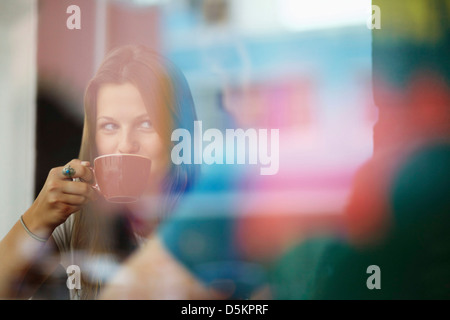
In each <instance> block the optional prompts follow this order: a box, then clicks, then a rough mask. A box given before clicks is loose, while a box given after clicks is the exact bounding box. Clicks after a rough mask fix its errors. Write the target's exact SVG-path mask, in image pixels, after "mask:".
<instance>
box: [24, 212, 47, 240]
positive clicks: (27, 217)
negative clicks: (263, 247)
mask: <svg viewBox="0 0 450 320" xmlns="http://www.w3.org/2000/svg"><path fill="white" fill-rule="evenodd" d="M21 218H22V222H23V224H24V225H25V226H24V228H25V229H28V231H29V232H31V233H32V234H34V235H35V236H37V237H38V238H41V239H48V238H49V237H50V235H51V234H52V232H53V229H54V228H53V227H51V226H49V225H47V224H46V223H44V222H43V221H42V220H41V219H39V217H38V215H37V214H35V212H33V210H32V208H30V209H29V210H27V211H26V212H25V213H24V214H23V215H22V217H21Z"/></svg>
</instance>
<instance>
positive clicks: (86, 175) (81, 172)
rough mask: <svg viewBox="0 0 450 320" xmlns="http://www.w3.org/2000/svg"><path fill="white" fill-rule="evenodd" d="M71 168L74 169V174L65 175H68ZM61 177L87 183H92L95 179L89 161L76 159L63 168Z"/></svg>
mask: <svg viewBox="0 0 450 320" xmlns="http://www.w3.org/2000/svg"><path fill="white" fill-rule="evenodd" d="M69 166H70V167H69ZM69 168H72V169H73V171H72V174H71V175H69V174H64V171H66V173H68V172H67V170H68V169H69ZM61 177H62V178H63V179H65V180H73V179H76V178H79V179H80V180H83V181H87V182H92V181H93V179H94V175H93V173H92V170H91V168H90V163H89V161H81V160H79V159H74V160H72V161H70V162H69V163H68V164H67V165H66V166H64V167H61Z"/></svg>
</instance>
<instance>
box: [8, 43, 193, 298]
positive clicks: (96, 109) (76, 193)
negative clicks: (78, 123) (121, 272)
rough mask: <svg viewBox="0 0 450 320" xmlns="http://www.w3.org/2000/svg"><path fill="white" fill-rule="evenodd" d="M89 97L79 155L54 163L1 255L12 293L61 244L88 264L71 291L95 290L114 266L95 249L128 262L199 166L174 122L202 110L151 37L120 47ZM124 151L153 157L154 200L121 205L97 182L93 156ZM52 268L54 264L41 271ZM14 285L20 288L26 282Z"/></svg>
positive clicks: (92, 293)
mask: <svg viewBox="0 0 450 320" xmlns="http://www.w3.org/2000/svg"><path fill="white" fill-rule="evenodd" d="M84 105H85V122H84V130H83V137H82V142H81V149H80V154H79V159H75V160H72V161H71V162H70V163H68V165H66V166H65V167H58V168H54V169H52V170H51V171H50V173H49V176H48V178H47V181H46V183H45V184H44V186H43V188H42V190H41V192H40V194H39V196H38V197H37V199H36V200H35V202H34V203H33V205H32V206H31V207H30V209H29V210H27V212H25V213H24V215H23V216H22V217H21V220H20V221H19V222H17V223H16V225H14V227H13V228H12V229H11V231H10V232H9V233H8V234H7V235H6V236H5V238H4V239H3V240H2V242H1V243H0V261H6V260H8V263H5V265H6V266H5V267H3V268H2V270H0V294H1V296H2V297H4V296H9V295H10V294H11V292H10V291H9V292H8V289H9V288H8V287H9V286H8V282H10V281H11V277H14V283H16V284H17V283H18V284H21V283H23V282H24V281H25V279H26V278H24V277H25V276H26V275H27V274H30V273H29V272H28V270H29V269H30V268H31V266H32V264H33V263H34V262H35V261H36V259H37V258H39V260H41V261H42V260H48V259H45V258H46V257H48V256H49V253H51V252H56V253H57V254H59V256H61V258H62V264H63V266H67V265H69V264H72V265H73V264H75V265H77V266H79V267H80V268H81V271H82V273H81V274H82V275H83V277H82V284H81V290H74V291H71V298H86V299H92V298H95V297H96V296H97V295H98V293H99V289H100V287H101V284H102V282H103V280H104V276H105V272H106V271H105V270H107V269H104V270H102V269H99V268H97V267H98V266H99V265H104V263H103V262H104V261H105V260H104V259H92V258H93V257H94V258H96V257H97V258H98V257H106V259H108V261H110V260H111V259H112V260H113V261H115V262H120V261H121V260H122V259H124V258H125V257H126V256H127V255H128V254H129V253H130V252H131V251H132V250H133V248H134V247H135V246H138V245H139V243H140V242H142V241H140V240H141V239H144V238H146V237H147V236H148V235H149V233H150V232H151V230H152V228H153V226H154V222H155V220H156V221H157V220H158V219H160V218H162V217H164V215H165V214H168V213H169V212H170V211H171V210H172V209H173V208H174V206H175V205H176V202H177V200H178V198H179V197H180V195H181V194H182V193H183V192H185V191H187V190H188V189H189V188H190V186H191V185H192V183H193V182H194V179H195V177H196V167H195V166H193V165H192V166H189V165H177V166H175V165H173V164H172V162H171V160H170V159H171V158H170V151H171V149H172V147H173V144H172V141H171V133H172V131H173V130H174V129H175V128H185V129H187V130H189V131H191V132H192V128H193V124H194V121H195V120H196V114H195V109H194V104H193V100H192V96H191V93H190V90H189V87H188V85H187V83H186V81H185V79H184V77H183V75H182V73H181V72H180V71H179V70H178V69H177V68H176V67H175V66H174V65H173V64H171V63H170V62H168V61H166V60H164V59H163V58H162V57H160V56H159V55H157V54H156V53H154V52H152V51H150V50H148V49H147V48H145V47H143V46H131V45H130V46H124V47H120V48H118V49H115V50H113V51H112V52H111V53H110V54H109V55H108V56H107V57H106V58H105V60H104V62H103V63H102V65H101V66H100V68H99V70H98V72H97V73H96V75H95V76H94V78H93V79H92V80H91V81H90V83H89V84H88V87H87V89H86V93H85V101H84ZM115 153H123V154H138V155H143V156H145V157H148V158H150V159H151V160H152V166H151V172H150V179H149V183H148V188H147V190H146V194H145V196H146V197H145V199H147V200H148V201H141V202H140V203H138V204H134V205H127V206H124V205H122V206H119V205H115V204H110V203H107V202H106V201H105V200H104V199H103V198H102V197H101V196H99V195H98V194H97V193H96V192H95V191H94V189H93V188H92V184H93V182H94V181H93V180H94V178H93V174H92V170H91V169H90V166H91V165H92V164H93V160H94V159H95V158H96V157H97V156H100V155H104V154H115ZM72 169H73V170H72ZM142 212H144V213H145V214H144V215H142V214H141V213H142ZM155 217H156V219H155ZM30 236H31V237H30ZM26 237H28V238H26ZM31 238H34V239H32V240H33V241H34V242H32V247H33V249H28V250H31V251H32V253H33V254H32V255H30V254H26V255H25V256H24V255H23V254H21V252H20V251H21V249H20V248H21V247H23V246H21V242H23V239H27V241H28V242H30V241H29V240H30V239H31ZM47 248H48V249H47ZM43 249H46V250H43ZM42 252H45V254H42ZM38 253H39V254H38ZM6 257H8V258H6ZM47 262H48V261H47ZM52 265H55V263H53V264H52ZM41 269H42V268H41ZM50 270H52V268H49V267H48V266H47V265H46V268H45V270H44V272H43V273H44V274H41V275H40V278H44V277H46V276H48V275H49V274H50V272H51V271H50ZM92 270H94V271H92ZM83 271H84V272H83ZM14 290H15V292H14V294H19V292H18V291H20V290H19V289H18V288H17V286H15V288H14V289H13V291H14Z"/></svg>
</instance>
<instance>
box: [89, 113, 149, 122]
mask: <svg viewBox="0 0 450 320" xmlns="http://www.w3.org/2000/svg"><path fill="white" fill-rule="evenodd" d="M103 119H104V120H108V121H117V120H116V119H115V118H113V117H108V116H101V117H98V118H97V121H99V120H103ZM141 119H150V116H149V115H148V114H147V113H144V114H141V115H140V116H137V117H136V118H134V120H135V121H136V120H141Z"/></svg>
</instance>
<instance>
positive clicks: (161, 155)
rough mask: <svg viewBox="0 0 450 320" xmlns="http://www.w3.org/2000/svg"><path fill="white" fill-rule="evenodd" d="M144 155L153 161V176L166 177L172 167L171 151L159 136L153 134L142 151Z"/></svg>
mask: <svg viewBox="0 0 450 320" xmlns="http://www.w3.org/2000/svg"><path fill="white" fill-rule="evenodd" d="M142 151H143V152H142V154H143V155H146V156H147V157H149V158H150V159H151V160H152V169H151V172H152V176H153V175H161V176H164V175H165V174H166V172H167V170H168V168H169V167H170V151H169V149H168V148H167V147H166V146H165V145H164V143H163V141H162V139H161V138H160V137H159V135H158V134H156V133H155V134H153V135H152V137H151V138H150V139H147V142H146V144H145V146H144V148H143V150H142Z"/></svg>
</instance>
